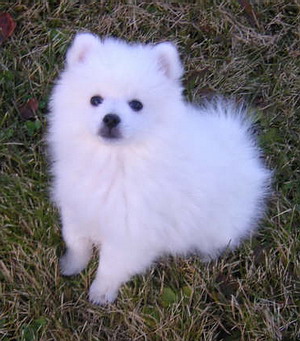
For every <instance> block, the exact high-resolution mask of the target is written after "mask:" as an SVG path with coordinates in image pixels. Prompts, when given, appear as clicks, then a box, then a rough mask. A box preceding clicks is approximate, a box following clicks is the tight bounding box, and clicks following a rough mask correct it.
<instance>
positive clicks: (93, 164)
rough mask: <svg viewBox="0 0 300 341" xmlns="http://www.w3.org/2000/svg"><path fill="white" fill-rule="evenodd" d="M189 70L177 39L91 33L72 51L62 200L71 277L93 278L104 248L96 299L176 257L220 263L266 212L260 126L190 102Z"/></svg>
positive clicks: (66, 269)
mask: <svg viewBox="0 0 300 341" xmlns="http://www.w3.org/2000/svg"><path fill="white" fill-rule="evenodd" d="M182 72H183V69H182V65H181V63H180V60H179V56H178V52H177V49H176V47H175V46H174V45H173V44H171V43H161V44H157V45H142V44H127V43H125V42H123V41H120V40H116V39H111V38H110V39H104V40H100V39H99V38H98V37H96V36H94V35H92V34H89V33H80V34H78V35H77V36H76V37H75V40H74V42H73V44H72V46H71V47H70V49H69V50H68V53H67V63H66V68H65V70H64V72H63V73H62V75H61V77H60V79H59V80H58V82H57V85H56V86H55V87H54V90H53V94H52V99H51V113H50V128H49V134H48V143H49V146H50V151H51V155H52V159H53V164H52V171H53V175H54V181H53V197H54V200H55V202H56V204H57V205H58V207H59V209H60V212H61V217H62V224H63V227H62V232H63V238H64V241H65V243H66V246H67V251H66V253H65V255H64V256H63V257H62V259H61V268H62V272H63V274H65V275H73V274H76V273H78V272H80V271H81V270H83V269H84V268H85V266H86V265H87V263H88V261H89V259H90V256H91V249H92V246H93V245H96V246H99V249H100V263H99V268H98V271H97V275H96V278H95V280H94V282H93V283H92V286H91V288H90V300H91V301H92V302H94V303H98V304H105V303H108V302H112V301H113V300H114V299H115V298H116V296H117V292H118V289H119V287H120V285H121V284H122V283H124V282H125V281H127V280H129V279H130V278H131V276H133V275H135V274H137V273H140V272H142V271H144V270H145V269H146V268H147V267H148V266H149V265H151V263H152V262H153V261H154V260H155V259H156V258H157V257H159V256H161V255H163V254H165V253H171V254H183V255H184V254H187V253H190V252H197V253H199V254H200V255H202V256H203V257H215V256H217V255H218V254H219V253H220V251H222V250H224V249H225V248H227V247H229V248H234V247H236V246H237V245H238V244H239V242H240V241H241V240H242V239H243V238H246V237H248V236H249V235H250V234H251V232H252V231H253V230H254V229H255V227H256V224H257V220H258V218H260V217H261V215H262V213H263V207H264V198H265V195H266V191H267V186H268V183H269V179H270V172H269V171H268V170H267V169H266V168H265V167H264V166H263V164H262V162H261V161H260V155H259V151H258V149H257V147H256V145H255V141H254V139H253V137H252V136H251V133H250V128H251V122H249V120H248V119H247V118H246V116H245V113H244V110H243V109H242V108H240V107H236V106H235V105H234V104H232V103H231V102H228V101H224V100H221V99H216V100H214V101H213V102H211V103H207V104H206V105H205V106H203V107H198V108H197V107H194V106H192V105H190V104H187V103H185V101H184V100H183V98H182V87H181V82H180V78H181V76H182ZM95 95H100V96H101V97H102V98H103V102H102V103H101V104H100V105H98V106H97V107H95V106H92V105H91V103H90V99H91V97H93V96H95ZM133 99H137V100H139V101H141V103H142V104H143V109H142V110H141V111H139V112H135V111H134V110H132V109H131V108H130V106H129V104H128V103H129V102H130V101H131V100H133ZM108 113H114V114H117V115H118V116H119V117H120V119H121V123H120V125H119V126H118V129H119V133H120V135H121V136H120V137H119V138H115V139H110V138H105V137H102V136H101V135H100V133H99V131H100V130H101V127H102V126H103V124H104V123H103V118H104V116H105V115H107V114H108Z"/></svg>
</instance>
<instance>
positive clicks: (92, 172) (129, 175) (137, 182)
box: [69, 158, 180, 233]
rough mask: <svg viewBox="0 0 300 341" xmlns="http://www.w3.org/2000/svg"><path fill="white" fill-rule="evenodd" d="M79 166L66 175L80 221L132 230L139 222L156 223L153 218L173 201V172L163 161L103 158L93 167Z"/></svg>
mask: <svg viewBox="0 0 300 341" xmlns="http://www.w3.org/2000/svg"><path fill="white" fill-rule="evenodd" d="M81 166H84V167H81V171H80V172H74V177H73V179H72V180H71V179H69V180H71V182H70V188H71V192H70V198H69V199H70V200H71V202H72V207H73V210H74V212H75V214H76V213H77V212H78V214H79V212H80V214H79V215H80V218H81V219H82V220H83V221H82V222H83V223H84V222H87V221H88V222H89V224H90V225H91V226H99V228H100V229H101V230H102V229H107V230H110V231H111V230H115V229H117V230H118V233H119V232H120V230H123V231H136V230H138V229H139V228H140V227H141V225H143V226H145V227H146V225H147V224H150V225H151V226H153V225H154V226H155V225H157V224H158V222H156V221H155V220H156V219H157V220H161V219H162V216H163V215H165V212H166V211H167V210H168V209H167V208H170V206H172V205H176V203H175V202H174V200H175V198H174V184H175V183H176V181H175V180H174V172H171V171H170V169H168V167H167V166H166V165H163V166H162V167H158V166H157V163H154V164H153V163H150V162H132V160H123V159H118V158H107V160H105V162H101V163H100V164H98V165H94V166H93V167H91V165H89V164H88V163H87V164H85V165H83V164H81ZM178 204H180V203H178ZM82 211H83V213H82ZM168 211H169V210H168ZM150 225H149V228H151V227H150ZM102 232H103V231H102Z"/></svg>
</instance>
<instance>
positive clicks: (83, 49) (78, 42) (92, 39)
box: [66, 33, 101, 66]
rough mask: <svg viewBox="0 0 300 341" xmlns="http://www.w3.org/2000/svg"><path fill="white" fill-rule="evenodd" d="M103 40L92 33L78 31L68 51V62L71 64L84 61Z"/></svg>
mask: <svg viewBox="0 0 300 341" xmlns="http://www.w3.org/2000/svg"><path fill="white" fill-rule="evenodd" d="M100 43H101V41H100V39H99V38H98V37H97V36H96V35H94V34H92V33H77V34H76V36H75V38H74V40H73V42H72V44H71V46H70V47H69V49H68V51H67V57H66V59H67V64H68V65H69V66H71V65H73V64H77V63H83V62H84V61H85V60H86V59H87V58H88V56H89V54H90V53H91V52H92V51H93V50H95V49H96V48H98V46H99V45H100Z"/></svg>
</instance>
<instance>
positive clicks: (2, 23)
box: [0, 13, 16, 44]
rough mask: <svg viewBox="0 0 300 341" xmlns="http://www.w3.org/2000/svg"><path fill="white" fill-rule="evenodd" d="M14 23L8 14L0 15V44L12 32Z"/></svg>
mask: <svg viewBox="0 0 300 341" xmlns="http://www.w3.org/2000/svg"><path fill="white" fill-rule="evenodd" d="M15 28H16V23H15V21H14V20H13V18H12V17H11V15H10V14H9V13H0V44H1V43H3V42H4V41H5V40H6V39H8V38H9V37H10V36H11V35H12V34H13V32H14V30H15Z"/></svg>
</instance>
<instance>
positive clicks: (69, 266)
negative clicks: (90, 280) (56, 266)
mask: <svg viewBox="0 0 300 341" xmlns="http://www.w3.org/2000/svg"><path fill="white" fill-rule="evenodd" d="M85 267H86V261H85V260H80V259H79V258H78V257H77V258H75V257H74V256H73V255H71V254H70V252H68V251H67V252H66V253H65V254H64V255H63V256H62V257H61V258H60V269H61V272H62V274H63V275H64V276H72V275H77V274H78V273H80V272H81V271H82V270H83V269H84V268H85Z"/></svg>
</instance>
